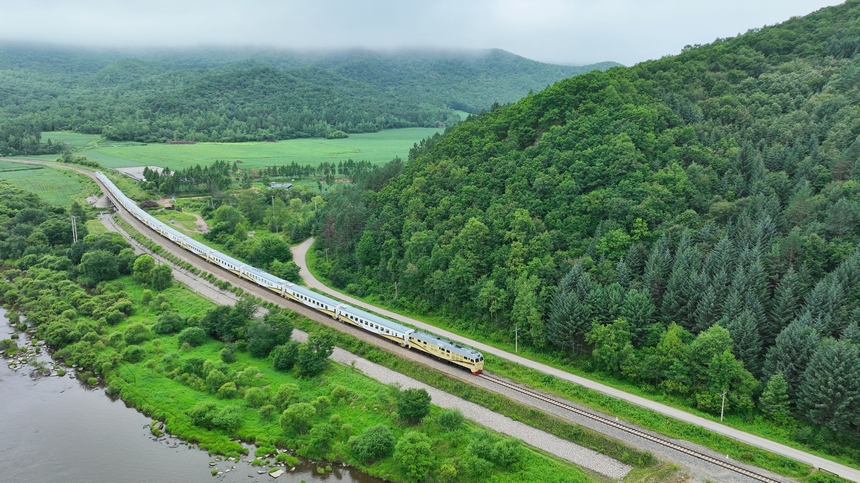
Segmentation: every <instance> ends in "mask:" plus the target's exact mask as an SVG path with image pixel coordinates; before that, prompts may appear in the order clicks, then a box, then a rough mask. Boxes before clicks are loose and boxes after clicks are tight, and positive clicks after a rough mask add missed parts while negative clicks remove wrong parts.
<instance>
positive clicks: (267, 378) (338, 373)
mask: <svg viewBox="0 0 860 483" xmlns="http://www.w3.org/2000/svg"><path fill="white" fill-rule="evenodd" d="M112 285H113V287H112V288H111V289H112V290H119V291H122V292H125V293H126V294H128V295H129V296H131V298H132V299H133V300H134V301H135V302H136V303H137V307H138V308H137V311H136V312H135V314H133V315H131V316H130V317H129V318H128V319H127V320H125V321H123V322H121V323H120V324H117V325H116V326H108V327H104V330H105V333H104V334H103V336H102V342H103V345H101V347H102V349H101V351H103V353H107V352H111V353H114V352H115V353H118V354H126V352H125V351H124V349H125V348H126V347H127V346H128V345H131V344H125V343H123V342H122V341H120V338H119V337H117V336H114V334H123V333H124V332H125V331H126V329H127V328H128V327H129V326H131V325H133V324H137V323H143V324H144V325H147V326H149V325H151V324H153V323H154V322H155V320H156V317H157V312H160V311H161V310H163V307H160V306H159V307H157V308H156V307H150V306H149V305H144V304H142V303H141V300H142V297H143V288H142V287H141V286H139V285H138V284H136V283H134V282H133V281H132V280H131V279H130V278H128V277H126V278H123V279H120V280H119V281H116V282H112ZM164 295H165V296H166V298H167V299H168V300H169V301H170V302H169V304H170V309H169V310H172V311H177V312H178V313H180V314H181V315H183V316H185V317H191V316H193V315H195V314H201V313H204V312H205V311H206V310H208V309H209V308H211V307H212V304H211V303H210V302H208V301H206V300H204V299H202V298H201V297H199V296H197V295H196V294H193V293H191V292H190V291H189V290H188V289H186V288H185V287H182V286H174V287H172V288H170V289H168V290H167V291H165V292H164ZM150 305H151V304H150ZM299 323H300V325H302V326H303V327H307V326H311V328H312V327H313V326H314V325H315V324H313V323H312V322H310V321H307V320H303V321H299ZM138 347H140V348H141V349H143V351H144V353H145V356H144V358H143V359H141V360H140V361H139V362H137V363H129V362H122V363H120V364H119V365H117V366H116V367H115V368H113V369H111V371H110V372H109V373H108V374H107V375H106V379H107V381H108V384H109V390H110V391H112V392H116V393H118V394H120V395H121V397H122V398H123V400H125V401H126V402H128V403H130V404H131V405H133V406H135V407H137V408H138V409H140V410H141V411H143V412H144V413H146V414H149V415H151V416H152V417H154V418H156V419H159V420H164V421H166V424H167V427H168V428H169V431H170V432H171V433H172V434H176V435H177V436H179V437H181V438H183V439H185V440H188V441H192V442H196V443H198V444H199V445H200V447H201V448H203V449H206V450H209V451H210V452H214V453H219V454H226V455H239V454H240V453H242V451H243V449H242V446H241V445H239V444H238V443H236V442H235V441H234V440H233V438H237V437H238V438H241V439H242V440H246V441H252V442H255V443H256V444H257V445H258V446H259V447H260V449H258V452H257V453H258V454H257V456H260V457H262V458H263V459H265V457H264V456H262V455H263V454H265V453H271V452H272V448H273V447H275V446H278V447H291V448H298V449H299V451H298V453H299V454H301V455H303V456H309V457H313V458H326V459H328V460H345V461H348V462H350V463H351V464H355V465H357V466H358V467H360V468H361V469H363V470H364V471H367V472H369V473H371V474H375V475H378V476H381V477H384V478H389V479H395V480H403V479H404V475H403V473H402V469H401V467H400V465H399V464H398V463H397V462H396V460H395V459H394V458H392V457H385V458H381V459H380V460H379V461H377V462H376V463H374V464H372V465H367V464H365V463H363V462H361V461H357V460H356V459H355V458H354V457H353V456H352V455H351V453H350V451H349V447H348V445H347V443H346V442H347V440H348V438H349V436H350V435H357V434H360V433H361V432H362V431H363V430H364V429H366V428H368V427H370V426H373V425H376V424H384V425H386V426H388V427H389V428H390V429H391V431H392V433H393V434H394V435H395V436H396V437H398V438H399V437H401V436H402V435H403V434H405V433H406V432H407V431H419V432H422V433H424V434H425V435H427V436H428V437H429V438H430V439H431V440H432V447H433V450H434V459H435V463H436V464H435V465H434V468H438V467H440V466H441V465H442V464H451V465H452V466H455V467H457V465H458V464H459V463H458V461H459V460H460V459H461V458H463V457H464V456H465V455H468V454H469V452H470V451H471V450H470V449H469V445H470V444H472V442H473V441H474V440H475V437H476V435H477V434H481V433H479V432H480V431H481V429H480V428H478V427H476V426H473V425H470V424H464V426H463V427H462V428H461V429H458V430H455V431H448V430H446V428H444V427H442V426H441V425H440V424H439V423H438V421H437V418H438V415H439V414H440V410H439V409H438V408H433V410H432V412H431V415H430V416H429V417H428V418H427V419H425V421H424V422H423V423H421V424H418V425H404V424H401V423H398V422H397V421H396V417H395V399H394V394H395V393H396V389H393V388H391V387H388V386H385V385H382V384H380V383H378V382H377V381H375V380H373V379H370V378H368V377H366V376H364V375H362V374H361V373H359V372H358V371H356V370H354V369H353V368H351V367H347V366H341V365H337V364H330V367H329V368H328V369H327V370H326V371H325V372H324V373H323V374H322V375H321V376H317V377H315V378H311V379H301V378H297V377H295V376H294V375H292V374H291V373H282V372H278V371H275V370H274V369H273V368H272V367H271V366H270V364H269V363H268V362H267V361H265V360H261V359H256V358H253V357H251V356H249V355H248V354H246V353H243V352H238V353H237V354H236V355H237V360H236V362H233V363H231V364H228V365H227V367H228V368H229V371H228V372H229V373H230V374H231V378H232V379H233V380H234V381H236V382H237V383H238V384H237V385H238V386H239V388H240V392H239V393H238V394H235V395H234V398H224V397H223V395H222V396H221V397H217V396H216V395H213V394H210V393H208V392H206V391H203V390H199V388H198V389H195V388H192V387H190V386H189V385H187V384H183V383H180V382H179V381H177V379H178V378H179V376H181V374H182V372H183V368H185V367H187V366H188V365H190V363H189V362H188V361H191V360H193V359H194V358H199V359H202V360H204V361H220V357H219V353H220V351H221V349H222V348H223V347H224V344H223V343H221V342H217V341H214V340H210V341H209V342H206V343H205V344H203V345H201V346H199V347H195V348H187V347H184V348H183V347H180V346H179V344H178V342H177V337H176V336H175V335H162V336H153V337H152V338H150V339H149V340H147V341H145V342H142V343H140V344H138ZM103 355H105V356H106V357H108V356H109V354H103ZM215 364H218V362H215ZM204 367H205V366H204ZM213 367H214V366H213ZM222 367H223V366H222ZM289 384H294V385H295V386H296V387H297V388H298V390H297V391H296V392H295V393H294V394H293V395H292V396H291V397H289V399H288V400H283V399H278V398H277V396H276V395H275V394H276V393H277V390H278V388H280V387H282V386H284V385H289ZM339 386H340V387H342V388H348V390H347V393H348V394H347V396H345V397H335V394H336V393H337V392H336V391H335V388H337V387H339ZM252 387H259V388H263V390H264V391H265V392H267V393H268V396H269V397H268V398H267V401H266V402H267V403H271V404H273V406H274V407H270V408H265V405H263V407H260V405H259V404H258V405H257V407H256V408H255V407H252V404H250V402H249V401H245V400H243V399H241V392H242V391H243V390H247V389H248V388H252ZM321 396H325V397H328V398H329V399H330V405H328V407H324V408H323V409H320V410H318V412H317V415H316V416H314V417H313V418H312V420H311V423H312V424H313V425H314V426H317V425H319V426H321V425H323V424H329V425H331V426H332V427H333V428H334V429H335V430H336V431H335V434H334V435H333V436H331V439H330V440H329V441H328V442H326V443H321V442H320V439H319V435H315V434H314V432H313V431H312V430H311V431H310V432H309V433H298V432H292V431H285V430H284V429H282V428H281V426H280V424H279V422H278V414H279V413H280V410H282V409H283V408H285V407H286V406H287V405H289V404H291V403H292V404H294V403H299V402H315V401H317V400H318V398H320V397H321ZM203 401H208V402H213V403H214V404H215V405H216V406H217V407H218V408H219V409H222V408H227V407H229V408H231V412H237V413H238V414H239V415H240V416H241V418H240V419H241V425H240V426H239V428H238V429H236V430H235V431H234V432H228V431H225V430H219V429H215V430H207V429H203V428H201V427H198V426H195V425H194V424H193V422H192V420H191V417H190V416H189V414H188V413H189V410H190V409H191V408H193V407H194V406H195V405H196V404H198V403H200V402H203ZM323 406H325V405H323ZM481 437H483V438H490V439H491V440H494V439H498V438H499V437H498V436H493V435H490V436H486V435H482V436H481ZM269 460H271V458H269ZM461 466H462V465H461ZM462 476H465V475H462ZM486 477H487V478H486V480H485V481H511V480H513V481H574V482H576V481H583V482H584V481H595V480H597V481H599V480H600V478H595V477H594V476H593V475H588V474H587V473H584V472H582V471H581V470H579V469H577V468H574V467H571V466H569V465H567V464H564V463H562V462H560V461H558V460H557V459H555V458H553V457H550V456H548V455H545V454H542V453H540V452H537V451H531V450H523V453H522V460H521V461H520V463H519V464H517V465H516V466H513V467H510V468H507V469H505V468H501V467H499V466H498V465H492V466H491V467H489V468H488V472H487V473H486ZM467 479H468V478H465V479H464V478H460V479H459V480H458V481H467Z"/></svg>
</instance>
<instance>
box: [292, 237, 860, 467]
mask: <svg viewBox="0 0 860 483" xmlns="http://www.w3.org/2000/svg"><path fill="white" fill-rule="evenodd" d="M318 263H324V261H322V260H319V259H318V258H317V257H316V252H315V251H313V250H309V251H308V266H309V269H310V270H311V271H312V272H313V273H314V276H316V277H317V278H318V279H319V280H320V281H321V282H323V283H325V284H327V285H329V286H331V283H330V281H329V280H326V279H325V277H321V276H320V275H319V274H318V270H315V269H314V268H315V266H316V265H317V264H318ZM344 292H345V293H348V292H347V291H344ZM350 295H351V296H352V297H355V298H358V299H360V300H363V301H365V302H367V303H370V304H373V305H377V306H379V307H383V308H386V309H388V310H392V311H395V312H398V313H401V314H403V315H406V316H408V317H411V318H414V319H416V320H420V321H423V322H426V323H428V324H431V325H434V326H436V327H439V328H441V329H445V330H448V331H450V332H453V333H456V334H459V335H462V336H463V337H468V338H471V339H475V340H479V341H481V342H483V343H486V344H490V345H492V346H494V347H497V348H499V349H503V350H506V351H508V352H513V351H514V343H513V342H514V341H513V340H507V339H506V338H504V337H503V336H501V334H499V333H494V334H491V335H490V337H488V336H487V334H485V333H478V332H476V331H475V330H469V329H468V327H469V326H470V324H467V323H463V324H462V325H455V324H453V323H452V322H451V321H450V320H449V319H446V318H443V317H437V316H427V315H422V314H415V313H411V312H409V311H407V310H404V309H403V308H402V307H395V306H393V304H391V301H389V300H380V299H378V298H376V297H360V296H357V295H356V294H352V293H351V294H350ZM472 326H474V325H472ZM511 337H512V336H511ZM519 355H521V356H523V357H526V358H529V359H531V360H534V361H537V362H541V363H543V364H546V365H549V366H552V367H555V368H558V369H561V370H564V371H567V372H570V373H571V374H576V375H579V376H582V377H586V378H589V379H591V380H595V381H598V382H600V383H603V384H606V385H608V386H612V387H615V388H617V389H621V390H623V391H626V392H629V393H631V394H636V395H639V396H642V397H645V398H648V399H651V400H655V401H657V402H660V403H662V404H666V405H669V406H673V407H676V408H678V409H682V410H685V411H688V412H690V413H692V414H696V415H698V416H701V417H704V418H707V419H711V420H717V419H716V418H715V417H714V416H713V415H710V414H707V413H702V412H700V411H697V410H695V409H691V408H689V406H687V405H686V404H685V402H684V401H682V400H679V399H676V398H671V397H666V396H664V395H662V394H655V393H650V392H647V391H643V390H642V389H641V388H639V387H636V386H632V385H630V384H627V383H625V382H623V381H619V380H617V379H614V378H612V377H611V376H609V375H606V374H601V373H594V372H588V371H585V370H583V369H582V368H581V367H579V366H577V365H575V364H574V363H573V362H572V361H570V360H562V359H559V358H555V357H551V356H548V355H547V354H544V353H539V352H536V351H534V350H532V349H530V348H528V347H522V346H521V347H520V351H519ZM484 356H485V364H486V365H485V367H487V368H488V370H490V371H492V372H494V373H496V374H499V375H502V376H504V377H507V378H510V379H513V380H516V381H519V382H522V383H525V384H528V385H530V386H532V387H534V388H537V389H541V390H543V391H546V392H549V393H552V394H556V395H558V396H561V397H564V398H566V399H569V400H571V401H576V402H579V403H581V404H583V405H585V406H588V407H591V408H593V409H595V410H598V411H602V412H605V413H607V414H611V415H614V416H618V417H619V418H622V419H624V420H627V421H630V422H631V423H633V424H637V425H639V426H642V427H644V428H647V429H651V430H653V431H657V432H659V433H661V434H664V435H667V436H670V437H673V438H680V439H684V440H688V441H691V442H694V443H697V444H701V445H703V446H705V447H708V448H710V449H712V450H714V451H716V452H718V453H720V454H726V455H729V456H730V457H731V458H732V459H735V460H737V461H742V462H744V463H748V464H751V465H755V466H758V467H761V468H765V469H768V470H770V471H773V472H775V473H778V474H781V475H785V476H789V477H792V478H799V479H801V480H803V481H819V479H820V478H829V477H827V476H825V475H823V474H821V473H813V471H814V469H813V468H811V467H810V466H809V465H806V464H803V463H799V462H797V461H795V460H792V459H789V458H786V457H783V456H779V455H776V454H774V453H770V452H768V451H765V450H762V449H760V448H756V447H754V446H751V445H747V444H743V443H740V442H738V441H736V440H734V439H731V438H728V437H725V436H721V435H719V434H716V433H713V432H710V431H707V430H704V429H703V428H701V427H700V426H697V425H694V424H689V423H684V422H682V421H678V420H675V419H672V418H669V417H667V416H663V415H661V414H659V413H656V412H654V411H651V410H648V409H645V408H642V407H640V406H636V405H634V404H631V403H627V402H625V401H622V400H619V399H616V398H613V397H610V396H606V395H604V394H601V393H599V392H597V391H594V390H590V389H587V388H584V387H582V386H579V385H576V384H573V383H569V382H566V381H562V380H559V379H556V378H554V377H552V376H548V375H546V374H543V373H542V372H540V371H537V370H533V369H529V368H526V367H523V366H521V365H519V364H515V363H512V362H509V361H507V360H505V359H501V358H498V357H495V356H492V355H488V354H485V355H484ZM725 424H727V425H729V426H732V427H735V428H737V429H740V430H742V431H746V432H749V433H751V434H756V435H758V436H762V437H765V438H768V439H771V440H773V441H776V442H779V443H782V444H785V445H786V446H792V447H796V448H798V449H802V450H804V451H808V452H810V453H813V454H817V455H819V456H822V457H826V458H830V459H832V460H834V461H838V462H839V463H842V464H846V465H848V466H852V467H857V466H858V464H857V462H856V461H853V460H851V459H849V458H846V457H844V456H840V455H832V454H827V453H824V452H822V451H821V450H820V449H816V448H810V447H806V446H804V445H800V444H798V443H797V442H796V441H793V440H791V439H790V434H791V431H792V430H793V428H790V427H788V428H781V427H777V426H774V425H773V424H771V423H769V422H767V421H764V420H762V418H755V419H754V420H751V421H748V420H746V419H744V418H743V417H742V416H735V415H732V416H729V417H728V418H726V420H725ZM834 478H835V477H834ZM827 481H830V480H827ZM833 481H843V480H841V479H838V478H837V479H834V480H833Z"/></svg>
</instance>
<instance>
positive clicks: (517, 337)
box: [514, 325, 520, 352]
mask: <svg viewBox="0 0 860 483" xmlns="http://www.w3.org/2000/svg"><path fill="white" fill-rule="evenodd" d="M519 351H520V326H519V325H515V326H514V352H519Z"/></svg>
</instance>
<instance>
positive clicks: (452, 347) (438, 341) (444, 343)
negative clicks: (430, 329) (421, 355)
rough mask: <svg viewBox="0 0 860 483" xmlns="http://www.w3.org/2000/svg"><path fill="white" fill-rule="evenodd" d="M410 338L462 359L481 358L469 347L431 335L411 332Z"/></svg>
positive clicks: (479, 354)
mask: <svg viewBox="0 0 860 483" xmlns="http://www.w3.org/2000/svg"><path fill="white" fill-rule="evenodd" d="M411 337H415V338H416V339H418V340H422V341H424V342H427V343H429V344H434V345H437V346H439V347H441V348H443V349H448V350H449V351H451V352H456V353H457V354H460V355H461V356H464V357H471V358H473V359H477V358H478V357H483V356H482V354H481V353H480V352H478V351H476V350H475V349H472V348H470V347H464V346H461V345H460V344H457V343H456V342H451V341H450V340H448V339H443V338H441V337H437V336H435V335H433V334H428V333H426V332H413V333H412V335H411Z"/></svg>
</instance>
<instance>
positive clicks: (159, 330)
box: [152, 312, 185, 335]
mask: <svg viewBox="0 0 860 483" xmlns="http://www.w3.org/2000/svg"><path fill="white" fill-rule="evenodd" d="M183 327H185V319H184V318H183V317H182V316H181V315H179V314H177V313H176V312H167V313H165V314H161V315H159V316H158V321H157V322H155V325H153V326H152V331H153V332H155V333H156V334H162V335H164V334H172V333H174V332H179V331H180V330H182V328H183Z"/></svg>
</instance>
